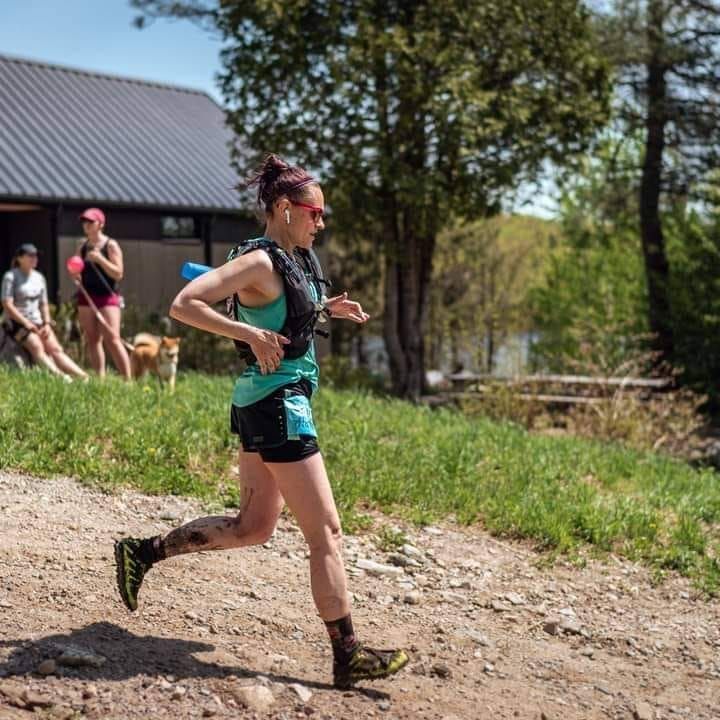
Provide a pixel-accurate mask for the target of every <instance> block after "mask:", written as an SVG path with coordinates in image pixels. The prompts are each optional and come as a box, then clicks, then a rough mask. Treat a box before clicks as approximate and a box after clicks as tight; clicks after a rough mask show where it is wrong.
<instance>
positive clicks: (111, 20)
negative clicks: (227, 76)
mask: <svg viewBox="0 0 720 720" xmlns="http://www.w3.org/2000/svg"><path fill="white" fill-rule="evenodd" d="M0 10H2V19H0V53H2V54H5V55H14V56H17V57H22V58H28V59H33V60H47V61H50V62H53V63H57V64H59V65H69V66H71V67H76V68H81V69H83V70H95V71H98V72H105V73H112V74H114V75H123V76H127V77H133V78H140V79H143V80H155V81H158V82H164V83H169V84H171V85H181V86H183V87H189V88H194V89H196V90H204V91H205V92H207V93H209V94H210V95H211V96H212V97H213V98H214V99H215V100H216V101H217V102H220V100H221V98H220V92H219V90H218V89H217V85H216V83H215V80H214V77H215V75H216V73H217V72H218V71H219V70H220V59H219V54H220V48H221V43H220V39H219V38H218V37H213V36H212V35H211V34H210V33H208V32H207V31H206V30H203V29H202V28H199V27H197V26H196V25H194V24H193V23H190V22H188V21H170V20H156V21H155V22H154V23H152V24H151V25H150V26H149V27H146V28H144V29H143V30H138V29H136V28H135V27H134V26H133V25H132V20H133V18H134V17H135V16H136V15H137V12H136V11H134V10H133V9H132V8H130V6H129V3H128V2H127V0H0ZM0 80H1V79H0Z"/></svg>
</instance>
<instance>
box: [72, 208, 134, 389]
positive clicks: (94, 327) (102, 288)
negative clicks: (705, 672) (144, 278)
mask: <svg viewBox="0 0 720 720" xmlns="http://www.w3.org/2000/svg"><path fill="white" fill-rule="evenodd" d="M80 220H81V221H82V227H83V233H84V234H85V241H84V242H83V244H82V246H81V247H80V251H79V252H80V257H81V258H82V259H83V260H84V261H85V266H84V268H83V271H82V273H81V275H80V281H81V282H82V284H83V287H84V288H85V290H86V292H87V294H88V295H89V296H90V299H91V300H92V303H93V304H94V305H95V308H97V312H96V310H95V308H93V307H92V305H91V304H90V303H89V302H88V299H87V298H86V297H85V294H84V293H82V292H81V293H78V297H77V303H78V316H79V320H80V327H81V328H82V330H83V332H84V333H85V338H86V340H87V349H88V355H89V357H90V366H91V367H92V368H93V370H95V372H96V373H97V374H98V375H100V376H101V377H103V376H104V375H105V351H104V349H103V344H104V345H105V347H107V349H108V350H109V351H110V355H111V356H112V359H113V362H114V363H115V367H116V368H117V370H118V372H119V373H120V375H122V376H123V377H124V378H125V379H126V380H129V379H130V358H129V356H128V354H127V350H126V349H125V346H124V345H123V341H122V338H121V337H120V315H121V298H120V295H119V293H118V283H119V282H120V280H122V277H123V270H124V268H123V253H122V250H121V249H120V245H119V244H118V243H117V241H115V240H113V239H112V238H109V237H108V236H107V235H106V234H105V233H104V232H103V229H104V227H105V213H104V212H103V211H102V210H100V209H99V208H88V209H87V210H85V212H84V213H83V214H82V215H81V216H80ZM97 313H99V314H100V315H101V316H102V318H103V319H104V320H105V322H104V323H103V322H102V320H100V319H99V318H98V315H97Z"/></svg>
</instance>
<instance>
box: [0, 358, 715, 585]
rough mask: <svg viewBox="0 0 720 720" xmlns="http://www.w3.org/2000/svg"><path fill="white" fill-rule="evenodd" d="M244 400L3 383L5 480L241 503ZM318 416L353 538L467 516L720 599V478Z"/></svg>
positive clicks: (195, 392) (499, 435)
mask: <svg viewBox="0 0 720 720" xmlns="http://www.w3.org/2000/svg"><path fill="white" fill-rule="evenodd" d="M231 388H232V380H231V379H229V378H216V377H212V378H211V377H207V376H203V375H192V374H184V375H183V376H182V378H181V379H180V381H179V383H178V388H177V392H176V393H175V395H169V394H166V393H164V392H161V391H159V390H158V388H157V386H156V385H155V384H154V383H150V384H148V385H147V386H143V385H141V384H134V385H125V384H123V383H121V382H119V381H118V380H116V379H113V378H110V379H108V380H107V381H106V382H104V383H100V382H97V381H93V382H91V383H90V384H89V385H87V386H82V385H79V384H73V385H65V384H63V383H60V382H57V381H56V380H55V379H54V378H50V377H47V376H45V375H43V374H41V373H37V372H31V373H24V374H20V373H15V372H9V371H6V370H0V390H1V392H0V467H3V468H14V469H17V470H24V471H27V472H30V473H33V474H36V475H52V474H67V475H73V476H75V477H77V478H79V479H80V480H82V481H85V482H89V483H92V484H94V485H96V486H100V487H103V488H110V487H114V486H131V487H136V488H139V489H141V490H143V491H145V492H150V493H173V494H188V495H195V496H199V497H201V498H205V499H207V500H213V501H216V500H221V501H222V502H224V503H227V504H233V503H234V502H236V500H237V488H236V487H235V483H234V481H233V475H232V474H231V472H230V465H231V464H232V463H233V462H234V456H235V447H236V442H235V439H234V438H233V437H232V436H230V434H229V432H228V402H229V400H228V398H229V395H230V392H231ZM314 406H315V415H316V421H317V424H318V427H319V429H320V442H321V446H322V448H323V451H324V455H325V458H326V461H327V464H328V468H329V471H330V477H331V480H332V483H333V486H334V490H335V495H336V499H337V502H338V506H339V508H340V510H341V513H342V515H343V521H344V523H345V525H346V527H350V528H353V527H358V525H361V524H362V522H363V514H362V509H363V508H366V507H368V506H370V507H374V508H378V509H381V510H384V511H387V512H390V513H393V514H395V515H398V516H401V517H404V518H406V519H408V520H411V521H413V522H417V523H428V522H431V521H433V520H436V519H439V518H444V517H449V516H453V517H454V518H455V519H456V520H457V521H458V522H460V523H466V524H471V523H476V522H477V523H481V524H482V525H483V526H484V527H486V528H488V529H489V530H490V531H491V532H493V533H495V534H498V535H501V536H506V537H515V538H530V539H532V540H533V541H534V542H535V544H536V545H537V546H538V548H539V549H542V550H545V551H551V552H553V553H570V554H571V555H572V554H577V553H579V552H582V553H584V552H586V551H588V550H590V551H593V550H594V551H597V552H599V553H605V552H614V553H617V554H620V555H623V556H625V557H628V558H631V559H636V560H641V561H643V562H645V563H647V564H648V565H650V566H651V567H653V568H655V569H656V570H657V571H658V572H659V573H662V572H664V571H666V570H669V569H671V570H676V571H678V572H680V573H682V574H684V575H687V576H690V577H692V578H693V579H694V580H695V581H696V582H697V584H698V585H699V586H700V587H701V588H702V589H703V590H705V591H706V592H708V593H717V592H718V591H719V590H720V559H719V558H720V475H718V474H717V473H715V472H713V471H710V470H696V469H693V468H691V467H689V466H688V465H686V464H684V463H681V462H678V461H675V460H671V459H669V458H667V457H664V456H661V455H655V454H651V453H638V452H635V451H631V450H627V449H624V448H621V447H617V446H609V445H604V444H600V443H593V442H588V441H585V440H579V439H573V438H552V439H551V438H546V437H539V436H533V435H530V434H528V433H527V432H525V431H524V430H522V429H520V428H518V427H516V426H514V425H511V424H507V423H497V422H491V421H489V420H483V419H479V420H478V419H470V418H467V417H464V416H462V415H460V414H458V413H456V412H453V411H449V410H428V409H425V408H418V407H414V406H412V405H409V404H407V403H403V402H400V401H395V400H386V399H379V398H375V397H371V396H367V395H363V394H361V393H357V392H349V391H344V392H339V391H333V390H329V389H323V391H322V392H321V393H320V394H319V396H318V398H317V399H316V401H315V404H314ZM386 540H387V542H388V544H392V543H391V541H392V540H393V538H386Z"/></svg>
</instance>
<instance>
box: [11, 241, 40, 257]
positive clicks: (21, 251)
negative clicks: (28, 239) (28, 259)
mask: <svg viewBox="0 0 720 720" xmlns="http://www.w3.org/2000/svg"><path fill="white" fill-rule="evenodd" d="M37 254H38V249H37V248H36V247H35V246H34V245H33V244H32V243H23V244H22V245H21V246H20V247H19V248H18V249H17V250H16V251H15V255H16V256H17V257H20V255H37Z"/></svg>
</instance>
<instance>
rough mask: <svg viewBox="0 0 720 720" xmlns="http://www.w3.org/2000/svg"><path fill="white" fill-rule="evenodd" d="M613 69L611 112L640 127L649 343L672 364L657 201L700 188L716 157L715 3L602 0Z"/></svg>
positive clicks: (718, 28) (719, 15) (718, 35)
mask: <svg viewBox="0 0 720 720" xmlns="http://www.w3.org/2000/svg"><path fill="white" fill-rule="evenodd" d="M602 6H603V7H602V8H601V10H602V11H604V12H602V13H601V17H602V16H604V19H605V21H606V28H607V29H608V30H609V40H610V42H609V43H608V47H610V48H611V49H612V56H613V60H614V63H615V65H616V66H617V69H618V73H619V82H618V89H619V96H618V99H619V113H620V117H621V118H623V120H624V121H625V122H626V123H627V124H628V125H629V126H630V128H631V129H632V130H634V129H636V128H638V127H641V128H642V129H643V132H644V138H645V153H644V160H643V164H642V170H641V182H640V207H639V219H640V231H641V239H642V249H643V256H644V264H645V277H646V283H647V289H648V321H649V326H650V329H651V331H652V333H653V334H654V343H655V348H656V349H657V350H658V351H659V354H660V357H661V359H662V360H665V361H670V362H672V361H674V360H675V358H674V348H675V339H674V333H673V326H672V308H671V281H670V273H671V270H672V269H671V268H670V265H669V263H668V254H667V250H666V242H665V237H664V233H663V223H662V204H663V201H665V202H666V203H667V204H672V202H673V201H674V200H675V199H676V198H677V196H687V195H688V194H689V193H693V192H697V191H698V190H701V188H702V183H703V181H705V180H706V178H707V173H708V171H709V170H711V169H713V168H717V165H718V161H719V160H720V136H719V135H718V131H717V130H718V121H719V119H720V92H719V91H718V88H719V87H720V2H718V1H717V0H616V1H615V2H610V3H602Z"/></svg>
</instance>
